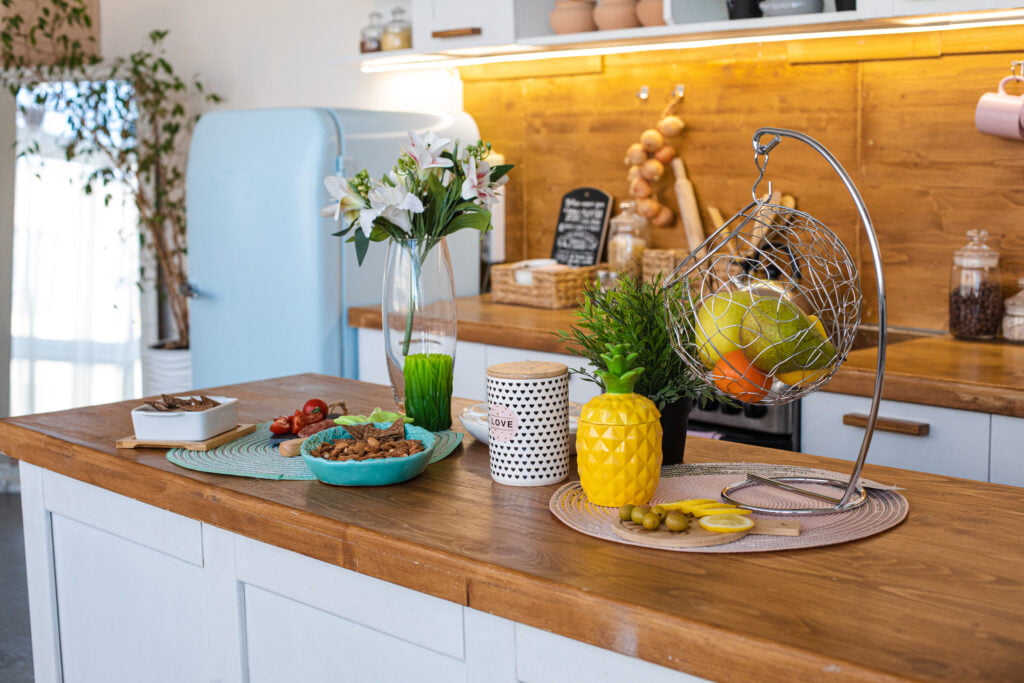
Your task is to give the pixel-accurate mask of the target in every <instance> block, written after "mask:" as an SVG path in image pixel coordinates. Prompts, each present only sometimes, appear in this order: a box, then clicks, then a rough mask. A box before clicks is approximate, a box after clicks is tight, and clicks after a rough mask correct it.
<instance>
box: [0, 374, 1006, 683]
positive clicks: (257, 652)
mask: <svg viewBox="0 0 1024 683" xmlns="http://www.w3.org/2000/svg"><path fill="white" fill-rule="evenodd" d="M208 393H212V394H218V395H227V396H237V397H238V398H239V399H240V403H239V412H240V419H241V420H242V421H243V422H257V421H265V420H267V419H270V418H272V417H273V416H275V415H278V414H281V413H283V412H287V411H289V409H290V408H291V407H293V406H295V405H301V403H302V402H303V401H304V400H305V399H306V398H309V397H311V396H322V397H324V398H325V399H328V398H329V399H331V400H335V399H344V400H345V401H347V403H348V407H349V409H350V410H351V411H352V412H354V413H360V412H363V413H365V412H369V411H370V410H371V409H372V408H373V407H375V406H377V405H383V406H386V405H388V404H389V397H390V391H389V389H387V388H385V387H382V386H377V385H370V384H365V383H361V382H354V381H348V380H341V379H337V378H330V377H325V376H321V375H299V376H293V377H287V378H280V379H275V380H268V381H263V382H254V383H250V384H244V385H237V386H230V387H218V388H212V389H209V390H208ZM136 403H137V402H122V403H116V404H108V405H103V406H94V407H88V408H80V409H76V410H71V411H65V412H58V413H49V414H43V415H33V416H25V417H17V418H9V419H5V420H2V421H0V450H2V451H3V452H5V453H7V454H8V455H10V456H12V457H14V458H17V459H19V460H20V461H21V462H22V463H23V465H24V467H23V489H24V493H23V496H24V499H23V500H24V507H25V525H26V549H27V558H28V560H27V561H28V573H29V577H30V597H31V606H32V616H33V649H34V656H35V666H36V674H37V677H38V680H41V681H45V680H59V679H60V677H61V673H62V672H63V673H64V674H65V677H66V678H67V679H68V680H71V679H73V678H76V677H77V676H74V675H73V674H82V673H83V672H87V673H88V672H106V674H107V675H106V676H105V680H131V679H132V678H133V676H134V680H200V679H202V680H211V679H217V680H230V681H236V680H253V681H256V680H311V679H315V678H318V677H320V678H324V679H326V678H333V679H335V680H337V679H343V680H395V679H400V678H401V676H402V675H405V676H406V678H405V679H404V680H444V681H447V680H479V681H503V680H504V681H515V680H523V681H545V680H550V681H570V680H587V681H601V680H676V679H678V680H692V679H691V678H688V677H687V676H685V675H677V674H676V673H675V672H686V674H690V675H691V676H697V677H702V678H707V679H712V680H719V681H753V680H757V681H764V680H787V681H791V680H821V679H830V680H897V679H946V680H1013V679H1015V678H1019V675H1020V672H1021V671H1022V670H1024V622H1022V620H1021V619H1020V614H1021V609H1022V607H1024V540H1022V538H1024V537H1022V536H1021V535H1020V533H1019V532H1018V531H1019V529H1020V528H1021V527H1022V525H1024V507H1022V499H1021V495H1020V490H1019V489H1017V488H1014V487H1010V486H1001V485H995V484H987V483H980V482H973V481H967V480H961V479H955V478H951V477H943V476H937V475H930V474H922V473H916V472H909V471H904V470H896V469H890V468H885V467H879V466H873V465H870V464H869V465H868V466H867V467H866V469H865V473H864V474H865V476H868V477H870V478H872V479H874V480H876V481H880V482H883V483H891V484H895V485H898V486H900V487H902V489H903V493H904V495H905V496H906V498H907V499H908V500H909V503H910V513H909V516H908V518H907V519H906V520H905V521H904V522H902V523H901V524H900V525H899V526H897V527H895V528H893V529H891V530H889V531H887V532H885V533H882V534H879V535H876V536H872V537H869V538H866V539H862V540H859V541H854V542H849V543H845V544H841V545H835V546H827V547H820V548H814V549H805V550H791V551H784V552H774V553H749V554H725V555H722V554H702V553H674V552H667V551H659V550H653V549H646V548H637V547H631V546H626V545H621V544H616V543H611V542H608V541H604V540H600V539H595V538H591V537H589V536H585V535H582V534H579V533H577V532H575V531H573V530H572V529H570V528H569V527H567V526H565V525H563V524H562V523H560V522H559V521H557V520H556V519H555V518H554V517H553V516H552V514H551V513H550V512H549V510H548V502H549V499H550V497H551V495H552V493H553V492H554V491H555V490H556V489H557V488H558V486H557V485H552V486H546V487H535V488H517V487H508V486H502V485H499V484H495V483H494V482H493V481H492V480H491V478H490V474H489V469H488V455H487V449H486V447H485V446H483V445H481V444H479V443H477V442H475V441H473V440H472V439H471V438H470V437H468V436H467V437H466V438H465V440H464V443H463V446H462V447H461V448H458V449H457V450H456V451H455V452H454V453H453V454H452V455H450V456H448V457H447V458H445V459H444V460H442V461H440V462H438V463H436V464H434V465H431V466H430V467H429V468H428V469H427V471H426V472H425V473H424V474H423V475H421V476H420V477H418V478H416V479H414V480H412V481H410V482H407V483H405V484H400V485H396V486H388V487H377V488H336V487H331V486H327V485H325V484H321V483H319V482H316V481H268V480H261V479H248V478H239V477H231V476H225V475H217V474H207V473H202V472H196V471H192V470H186V469H182V468H179V467H177V466H176V465H173V464H171V463H170V462H168V461H167V459H166V458H165V455H164V451H163V450H158V449H139V450H118V449H116V448H114V442H115V440H116V439H118V438H120V437H124V436H126V435H128V434H129V433H130V432H131V421H130V416H129V410H130V409H131V408H132V407H134V405H136ZM462 405H465V402H457V405H456V406H455V408H456V409H458V408H459V407H461V406H462ZM686 460H687V461H688V462H767V463H779V464H792V465H803V466H813V467H823V468H826V469H830V470H834V471H838V472H848V471H849V464H848V463H845V462H839V461H832V460H827V459H823V458H817V457H813V456H808V455H803V454H798V453H788V452H782V451H777V450H767V449H760V448H754V447H749V446H742V445H738V444H727V443H721V442H717V441H712V440H706V439H699V438H691V439H689V440H688V443H687V447H686ZM58 596H59V600H58ZM82 641H86V642H84V643H83V642H82ZM403 662H404V663H405V664H404V666H406V667H408V669H403V668H402V667H403ZM652 665H656V666H652ZM409 670H414V671H418V672H419V674H418V675H416V676H413V677H412V678H409V677H408V671H409ZM403 671H404V673H403ZM374 672H376V675H374ZM86 677H87V676H86Z"/></svg>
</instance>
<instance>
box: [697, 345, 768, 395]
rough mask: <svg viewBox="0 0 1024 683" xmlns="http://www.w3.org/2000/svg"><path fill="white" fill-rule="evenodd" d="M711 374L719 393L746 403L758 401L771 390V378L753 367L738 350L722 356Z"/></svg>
mask: <svg viewBox="0 0 1024 683" xmlns="http://www.w3.org/2000/svg"><path fill="white" fill-rule="evenodd" d="M711 373H712V376H713V377H714V380H715V386H716V387H718V390H719V391H721V392H722V393H723V394H726V395H727V396H732V397H733V398H735V399H738V400H740V401H744V402H746V403H756V402H757V401H760V400H761V399H762V398H764V397H765V396H767V395H768V391H769V390H770V389H771V388H772V378H771V377H770V376H769V375H766V374H764V373H763V372H761V371H760V370H758V369H757V368H756V367H754V365H753V364H752V363H751V362H750V361H749V360H748V359H747V357H746V356H745V355H743V351H740V350H736V351H731V352H729V353H727V354H725V355H724V356H722V359H721V360H720V361H718V363H716V364H715V369H714V370H712V371H711Z"/></svg>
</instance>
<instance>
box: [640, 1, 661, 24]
mask: <svg viewBox="0 0 1024 683" xmlns="http://www.w3.org/2000/svg"><path fill="white" fill-rule="evenodd" d="M636 18H637V19H639V20H640V23H641V24H642V25H644V26H664V25H665V4H664V3H663V2H662V1H661V0H640V2H638V3H636Z"/></svg>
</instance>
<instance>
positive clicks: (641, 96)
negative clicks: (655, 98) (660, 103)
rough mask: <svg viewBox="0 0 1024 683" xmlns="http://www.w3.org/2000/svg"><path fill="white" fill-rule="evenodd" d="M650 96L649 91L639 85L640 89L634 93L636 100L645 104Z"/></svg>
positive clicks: (644, 86) (647, 88)
mask: <svg viewBox="0 0 1024 683" xmlns="http://www.w3.org/2000/svg"><path fill="white" fill-rule="evenodd" d="M650 96H651V89H650V88H649V87H647V86H646V85H641V86H640V89H639V90H637V91H636V98H637V99H638V100H640V101H641V102H646V101H647V100H648V98H650Z"/></svg>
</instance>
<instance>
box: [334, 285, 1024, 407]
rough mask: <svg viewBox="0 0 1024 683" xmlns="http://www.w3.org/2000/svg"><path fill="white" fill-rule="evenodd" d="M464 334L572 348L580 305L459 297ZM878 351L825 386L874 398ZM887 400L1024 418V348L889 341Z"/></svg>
mask: <svg viewBox="0 0 1024 683" xmlns="http://www.w3.org/2000/svg"><path fill="white" fill-rule="evenodd" d="M458 315H459V339H462V340H464V341H472V342H479V343H482V344H494V345H497V346H511V347H514V348H520V349H531V350H534V351H550V352H555V353H571V350H570V349H569V348H568V347H566V346H565V345H563V344H562V343H561V342H560V341H559V340H558V338H557V337H556V336H555V335H554V331H555V330H565V329H568V328H569V327H570V326H571V325H572V324H573V322H574V319H575V309H571V308H563V309H557V310H546V309H541V308H529V307H526V306H510V305H507V304H495V303H492V302H491V297H490V295H489V294H482V295H479V296H471V297H464V298H461V299H459V300H458ZM349 325H351V326H352V327H366V328H373V329H378V330H379V329H380V328H381V313H380V308H379V307H377V308H352V309H350V310H349ZM875 354H876V352H875V349H861V350H858V351H853V352H852V353H850V355H849V357H848V358H847V360H846V363H844V364H843V367H842V368H840V370H839V372H838V373H836V376H835V377H833V379H832V381H831V382H830V383H829V384H828V385H827V386H826V387H825V390H826V391H834V392H838V393H843V394H854V395H859V396H871V393H872V391H873V390H874V381H875ZM885 368H886V370H885V384H884V385H883V397H884V398H887V399H891V400H894V401H906V402H908V403H923V404H927V405H934V406H941V407H945V408H956V409H960V410H974V411H979V412H984V413H996V414H999V415H1010V416H1013V417H1024V345H1019V344H1009V343H1005V342H967V341H962V340H959V339H954V338H953V337H951V336H948V335H946V336H936V337H930V338H923V339H917V340H914V341H907V342H900V343H897V344H889V345H888V347H887V349H886V364H885Z"/></svg>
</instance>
